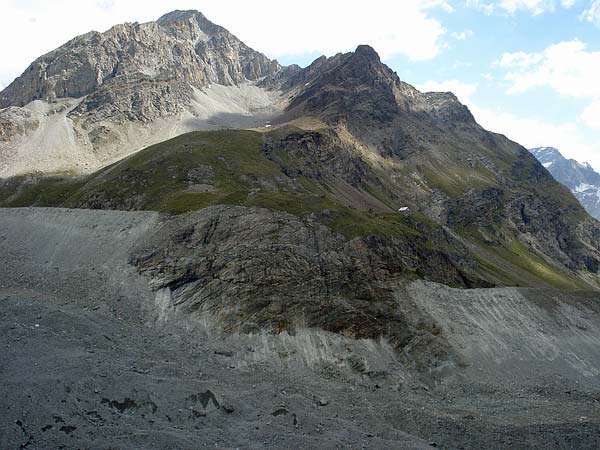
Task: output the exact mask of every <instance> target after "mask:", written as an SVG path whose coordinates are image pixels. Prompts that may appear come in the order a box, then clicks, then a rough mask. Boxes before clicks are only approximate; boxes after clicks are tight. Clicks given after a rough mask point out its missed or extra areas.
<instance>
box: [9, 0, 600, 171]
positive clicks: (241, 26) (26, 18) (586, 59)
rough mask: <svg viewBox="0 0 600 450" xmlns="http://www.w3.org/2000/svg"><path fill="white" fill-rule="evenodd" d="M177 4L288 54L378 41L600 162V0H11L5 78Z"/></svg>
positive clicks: (398, 62)
mask: <svg viewBox="0 0 600 450" xmlns="http://www.w3.org/2000/svg"><path fill="white" fill-rule="evenodd" d="M173 9H198V10H200V11H202V12H203V13H205V15H207V17H208V18H209V19H211V20H212V21H214V22H216V23H218V24H220V25H223V26H225V27H226V28H228V29H229V30H230V31H231V32H233V33H234V34H236V35H237V36H238V37H240V38H241V39H242V40H243V41H244V42H246V43H247V44H248V45H250V46H252V47H254V48H255V49H257V50H259V51H262V52H264V53H266V54H267V55H268V56H270V57H273V58H277V59H278V60H279V61H280V62H281V63H284V64H290V63H297V64H300V65H307V64H309V63H310V62H311V61H312V60H313V59H314V58H316V57H318V56H320V55H321V54H325V55H328V56H329V55H332V54H335V53H336V52H338V51H350V50H352V49H354V48H355V47H356V45H358V44H361V43H367V44H370V45H372V46H373V47H374V48H375V49H376V50H377V51H378V52H379V53H380V55H381V56H382V59H383V60H384V62H386V63H387V64H388V65H389V66H390V67H392V69H394V70H395V71H396V72H397V73H398V75H399V76H400V78H401V79H403V80H404V81H407V82H409V83H411V84H413V85H415V86H416V87H418V88H420V89H422V90H451V91H453V92H454V93H455V94H457V96H458V97H459V99H460V100H461V101H462V102H463V103H466V104H467V105H468V106H469V108H470V109H471V110H472V112H473V113H474V115H475V117H476V119H477V120H478V121H479V122H480V123H481V124H482V125H483V126H485V127H486V128H488V129H491V130H492V131H497V132H501V133H503V134H506V135H507V136H508V137H510V138H511V139H514V140H516V141H518V142H520V143H522V144H523V145H525V146H527V147H533V146H555V147H557V148H559V149H560V150H561V151H562V152H563V154H565V155H566V156H568V157H572V158H575V159H578V160H580V161H589V162H590V163H591V164H592V165H593V166H594V167H595V168H596V169H598V170H600V83H599V82H598V80H600V0H403V1H395V2H391V1H389V0H370V1H369V2H365V1H358V0H346V1H335V0H330V1H328V2H324V1H322V0H304V1H303V2H302V3H297V2H296V3H295V4H293V6H286V4H285V3H283V2H280V1H275V0H265V1H255V2H247V1H242V0H229V1H227V2H222V1H217V0H172V1H162V0H145V1H142V0H78V1H76V0H61V1H60V2H47V1H44V0H2V4H0V10H2V14H1V15H0V41H2V42H5V43H7V42H9V43H10V45H2V46H0V61H2V63H1V64H0V85H4V86H6V85H7V84H8V83H10V82H11V81H12V79H13V78H14V77H16V76H17V75H19V74H20V73H21V72H22V71H23V70H24V69H25V68H26V67H27V65H28V64H29V63H30V62H31V61H32V60H33V59H35V58H36V57H37V56H39V55H41V54H43V53H45V52H47V51H50V50H52V49H53V48H55V47H57V46H59V45H61V44H62V43H64V42H65V41H67V40H68V39H70V38H71V37H73V36H75V35H77V34H81V33H84V32H87V31H90V30H92V29H94V30H97V31H104V30H106V29H108V28H109V27H110V26H111V25H114V24H116V23H121V22H125V21H129V22H133V21H139V22H145V21H149V20H155V19H157V18H158V17H159V16H160V15H162V14H164V13H166V12H168V11H170V10H173Z"/></svg>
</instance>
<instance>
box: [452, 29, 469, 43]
mask: <svg viewBox="0 0 600 450" xmlns="http://www.w3.org/2000/svg"><path fill="white" fill-rule="evenodd" d="M451 36H452V37H453V38H454V39H456V40H457V41H464V40H466V39H468V38H470V37H471V36H473V31H472V30H465V31H459V32H454V33H452V35H451Z"/></svg>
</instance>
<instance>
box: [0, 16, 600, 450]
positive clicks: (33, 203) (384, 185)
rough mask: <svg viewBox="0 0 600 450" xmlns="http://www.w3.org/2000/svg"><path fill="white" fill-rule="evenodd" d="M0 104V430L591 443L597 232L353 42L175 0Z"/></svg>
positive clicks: (327, 443)
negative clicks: (236, 21) (340, 49)
mask: <svg viewBox="0 0 600 450" xmlns="http://www.w3.org/2000/svg"><path fill="white" fill-rule="evenodd" d="M0 107H1V108H2V109H0V206H1V207H2V208H1V209H0V251H1V252H2V254H3V255H4V257H3V258H2V259H1V260H0V299H1V300H2V307H1V308H0V312H1V314H2V316H0V317H1V318H0V328H1V329H2V330H3V332H2V333H0V336H2V341H1V343H0V345H2V347H3V348H4V349H5V350H6V351H5V352H3V353H2V356H0V366H1V367H4V368H5V370H3V371H2V373H1V374H0V377H1V379H2V381H3V383H0V384H1V386H2V387H1V388H0V394H1V395H0V396H1V397H2V398H4V400H3V402H4V404H3V405H2V406H5V407H4V408H0V415H1V417H2V419H3V420H2V424H3V425H1V426H0V447H2V448H19V446H20V448H60V447H61V446H62V447H64V448H70V447H69V446H73V448H84V447H85V448H103V447H102V446H103V445H104V446H105V447H107V448H151V447H153V446H154V447H156V448H181V449H192V448H194V449H195V448H202V447H203V446H210V447H218V448H274V449H276V448H323V449H329V448H331V449H334V448H335V449H337V448H352V449H354V448H375V449H388V448H414V449H425V448H436V447H437V448H445V449H480V448H494V449H496V448H498V449H505V448H506V449H508V448H519V449H535V448H549V449H571V448H578V449H596V448H597V447H598V445H597V444H598V442H599V439H600V415H599V414H598V413H597V409H598V408H597V407H596V405H597V402H598V398H600V397H599V395H600V394H599V393H600V378H599V374H600V354H599V353H598V348H600V347H599V346H598V343H599V342H600V322H599V321H598V320H597V312H598V311H599V310H600V309H599V308H600V307H599V304H600V303H598V300H600V297H599V294H598V291H599V290H600V283H599V281H600V280H599V273H600V224H599V223H598V222H597V221H596V220H594V219H593V218H591V217H590V216H589V215H588V213H587V212H586V210H585V209H584V208H583V207H582V206H581V204H580V203H579V202H578V201H577V199H576V198H575V197H574V196H573V194H572V193H571V192H570V191H569V189H568V188H567V187H566V186H564V185H563V184H561V183H559V182H558V181H556V180H555V179H554V178H553V177H552V175H551V174H550V173H549V171H548V170H550V169H551V167H550V164H548V161H542V162H543V163H544V164H542V163H540V162H539V161H538V160H537V159H536V157H535V156H537V157H538V158H539V157H540V154H538V153H539V152H536V153H535V156H534V155H533V154H532V153H530V152H529V151H527V150H526V149H525V148H523V147H522V146H521V145H519V144H517V143H515V142H512V141H510V140H509V139H507V138H506V137H504V136H502V135H498V134H494V133H491V132H489V131H487V130H485V129H483V128H482V127H481V126H480V125H479V124H478V123H477V122H476V120H475V118H474V117H473V115H472V114H471V112H470V111H469V109H468V108H467V107H466V106H465V105H463V104H461V103H460V102H459V101H458V99H457V98H456V96H455V95H454V94H452V93H450V92H446V93H442V92H420V91H418V90H417V89H415V88H414V87H413V86H411V85H410V84H408V83H406V82H405V81H403V80H400V78H399V77H398V75H397V74H396V73H395V72H393V71H392V70H391V69H390V68H389V67H387V66H386V65H385V64H384V63H382V61H381V59H380V57H379V55H378V54H377V52H376V51H375V49H373V48H371V47H370V46H367V45H361V46H359V47H357V48H356V50H355V51H354V52H349V53H340V54H337V55H334V56H332V57H329V58H327V57H324V56H323V57H320V58H318V59H316V60H315V61H314V62H313V63H312V64H310V65H309V66H307V67H304V68H302V67H299V66H287V67H284V66H281V65H280V64H278V63H277V62H276V61H272V60H270V59H268V58H267V57H266V56H264V55H262V54H260V53H258V52H257V51H255V50H252V49H250V48H249V47H247V46H246V45H245V44H243V43H242V42H241V41H240V40H238V39H237V38H236V37H235V36H233V35H232V34H231V33H229V32H228V31H227V30H225V29H224V28H222V27H220V26H218V25H215V24H213V23H212V22H210V21H209V20H208V19H207V18H206V17H204V16H203V15H202V14H201V13H199V12H196V11H175V12H172V13H169V14H166V15H165V16H163V17H161V18H160V19H158V20H157V21H156V22H150V23H145V24H137V23H135V24H123V25H117V26H115V27H113V28H111V29H110V30H108V31H106V32H104V33H96V32H92V33H88V34H86V35H83V36H80V37H76V38H75V39H73V40H71V41H69V42H68V43H66V44H65V45H64V46H62V47H60V48H58V49H56V50H54V51H52V52H50V53H48V54H46V55H44V56H42V57H40V58H38V59H37V60H36V61H34V62H33V63H32V64H31V65H30V67H29V68H28V69H27V70H26V71H25V72H24V73H23V75H21V76H20V77H19V78H17V79H16V80H15V81H14V82H13V83H12V84H11V85H10V86H8V87H7V88H6V89H5V90H4V91H3V92H2V93H0ZM553 164H554V163H553ZM547 169H548V170H547ZM576 182H577V183H580V185H581V183H583V182H584V181H581V180H580V179H579V178H577V181H576ZM569 187H571V186H569ZM32 366H33V367H36V370H32ZM25 374H27V376H25ZM49 386H52V388H51V389H50V388H49ZM100 439H101V441H102V443H101V444H99V440H100Z"/></svg>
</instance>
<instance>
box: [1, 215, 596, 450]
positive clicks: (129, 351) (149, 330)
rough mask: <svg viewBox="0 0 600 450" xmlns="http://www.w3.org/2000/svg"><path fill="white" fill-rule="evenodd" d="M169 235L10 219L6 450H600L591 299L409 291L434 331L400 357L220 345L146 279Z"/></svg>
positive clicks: (319, 341) (219, 320)
mask: <svg viewBox="0 0 600 450" xmlns="http://www.w3.org/2000/svg"><path fill="white" fill-rule="evenodd" d="M177 220H178V221H181V222H185V216H180V217H179V218H178V219H177ZM175 226H176V222H173V219H169V218H167V217H166V216H163V215H160V214H158V213H153V212H115V211H88V210H66V209H43V208H31V209H29V208H23V209H4V210H1V211H0V251H1V253H2V255H3V258H2V259H1V260H0V301H1V302H2V308H1V309H0V314H1V317H0V327H1V331H0V340H1V342H0V346H1V348H2V351H1V352H0V377H1V378H2V383H1V384H0V398H1V399H2V400H1V401H0V417H1V419H2V420H1V421H0V423H1V425H0V447H1V448H28V449H46V448H65V449H71V448H104V449H108V448H165V449H166V448H169V449H173V448H177V449H197V448H203V447H210V448H231V449H233V448H324V449H328V448H331V449H337V448H349V449H356V448H368V449H389V448H414V449H417V448H431V447H437V448H444V449H481V448H518V449H529V448H531V449H533V448H547V449H596V448H598V443H599V442H600V413H599V412H598V411H599V408H598V406H599V402H600V378H599V374H600V363H599V361H600V350H599V349H600V346H599V345H598V344H599V343H600V320H599V319H598V310H599V309H600V306H599V305H598V302H597V300H598V294H595V293H583V292H578V293H575V292H563V291H556V290H538V289H518V288H500V289H473V290H459V289H451V288H447V287H444V286H441V285H437V284H432V283H425V282H413V283H410V284H408V285H404V286H398V287H397V289H396V290H395V291H394V292H393V295H394V296H395V298H396V301H397V310H398V311H397V314H398V316H399V317H400V316H403V317H405V320H406V324H407V326H408V327H410V326H412V327H413V328H414V330H417V329H418V328H419V327H421V326H424V325H427V327H428V328H427V330H425V331H426V332H423V333H421V334H419V333H416V334H415V335H414V336H413V338H412V340H411V341H410V342H409V345H408V346H405V347H403V348H402V349H401V350H400V351H399V350H398V349H396V348H395V346H394V345H393V343H390V342H389V341H388V340H385V339H360V338H357V336H354V337H351V336H346V335H344V333H332V332H328V331H323V329H322V326H321V328H319V326H320V324H312V326H305V327H302V326H301V324H296V326H295V327H294V328H290V329H289V330H282V331H281V332H278V331H277V330H270V332H267V331H258V330H256V331H252V330H245V333H238V332H230V333H223V332H222V330H223V329H224V328H226V324H227V321H226V320H225V319H226V317H227V314H226V311H224V310H222V309H219V306H218V305H217V304H216V303H215V304H210V303H209V304H210V306H211V308H208V309H206V310H202V311H201V309H202V308H199V307H198V308H197V311H196V313H192V312H190V311H189V310H186V309H185V308H187V307H188V306H189V304H181V305H178V304H177V300H178V299H181V297H178V296H177V295H173V292H175V291H176V290H177V287H176V286H174V285H170V286H169V283H168V282H167V283H166V284H165V281H166V279H165V278H163V279H162V280H161V279H160V277H159V276H158V275H157V274H155V273H150V272H147V271H146V272H145V271H144V270H141V269H140V267H142V266H140V265H139V261H140V259H139V258H137V257H136V256H135V255H139V254H140V252H142V253H143V252H144V251H147V250H148V248H149V247H152V245H153V238H152V236H153V234H154V233H156V231H157V230H161V229H163V228H164V227H175ZM183 231H184V230H182V233H181V236H185V233H183ZM170 245H172V246H174V247H173V248H175V247H177V245H183V246H184V247H185V240H183V241H181V242H180V243H179V244H176V243H171V244H170ZM144 261H145V262H146V264H149V260H148V259H146V260H144ZM145 267H147V266H145ZM165 273H166V271H163V274H165ZM225 275H226V272H219V276H221V277H222V278H223V279H226V277H225ZM160 281H162V283H161V282H160ZM221 282H225V281H223V280H222V281H221ZM179 294H181V292H180V293H179ZM290 294H293V293H290ZM232 296H233V294H232ZM308 300H309V299H307V301H308ZM196 301H198V302H200V300H199V299H198V298H197V297H196ZM200 303H201V302H200ZM223 307H224V308H227V309H228V310H229V312H230V314H237V313H240V311H239V310H236V305H235V304H234V303H230V304H226V305H224V306H223ZM242 312H243V311H242ZM243 313H244V314H247V312H243ZM277 314H281V312H278V311H276V310H274V311H272V315H274V316H276V315H277ZM412 321H415V323H412ZM321 325H322V324H321ZM346 334H347V333H346ZM436 337H437V339H436ZM442 342H443V343H444V345H442V344H441V343H442ZM417 348H419V349H420V350H419V351H415V349H417Z"/></svg>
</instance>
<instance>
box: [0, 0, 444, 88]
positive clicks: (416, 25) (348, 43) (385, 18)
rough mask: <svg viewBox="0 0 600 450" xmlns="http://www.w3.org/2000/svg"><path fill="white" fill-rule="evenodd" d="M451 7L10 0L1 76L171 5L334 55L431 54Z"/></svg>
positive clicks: (293, 47)
mask: <svg viewBox="0 0 600 450" xmlns="http://www.w3.org/2000/svg"><path fill="white" fill-rule="evenodd" d="M434 8H437V9H436V10H439V9H441V10H444V11H446V12H450V11H452V7H451V5H450V4H449V3H448V2H447V1H445V0H404V1H402V2H389V1H387V0H371V1H370V2H369V4H368V7H365V4H364V2H363V1H361V0H347V1H341V0H337V1H322V0H305V1H303V2H301V3H299V4H297V5H295V6H294V7H293V8H283V7H282V6H281V2H280V1H278V0H264V1H262V2H259V3H257V2H248V1H246V0H229V1H227V2H223V1H221V0H204V1H199V0H175V1H172V2H164V1H163V0H62V1H60V2H48V1H46V0H28V1H27V2H24V1H22V0H5V1H4V2H3V5H2V14H1V15H0V42H5V43H8V42H9V43H10V45H2V46H0V60H1V61H2V67H1V68H0V80H2V82H3V83H4V84H7V83H8V82H10V81H11V80H12V78H14V77H15V76H17V75H19V74H20V73H21V72H22V71H23V70H25V68H26V67H27V66H28V64H29V63H30V62H31V61H33V60H34V59H35V58H37V57H38V56H40V55H41V54H43V53H45V52H48V51H50V50H53V49H54V48H56V47H58V46H59V45H61V44H63V43H65V42H66V41H67V40H69V39H71V38H72V37H74V36H76V35H79V34H83V33H86V32H88V31H90V30H96V31H104V30H106V29H108V28H110V27H111V26H112V25H115V24H117V23H122V22H126V21H129V22H134V21H139V22H146V21H150V20H156V19H157V18H158V17H160V16H161V15H162V14H164V13H167V12H169V11H170V10H173V9H200V10H201V11H202V12H203V13H204V14H205V15H206V16H207V17H208V18H209V19H210V20H212V21H213V22H215V23H217V24H219V25H222V26H224V27H226V28H227V29H229V30H230V31H231V32H232V33H234V34H235V35H237V36H238V37H239V38H240V39H242V40H243V41H244V42H246V43H247V44H248V45H250V46H251V47H253V48H255V49H257V50H259V51H262V52H264V53H266V54H268V55H269V56H272V57H278V56H282V55H293V54H306V53H323V54H326V55H332V54H335V53H337V52H340V51H349V50H353V49H354V48H355V47H356V46H357V45H359V44H370V45H372V46H373V47H374V48H375V49H376V50H377V51H378V52H379V53H380V55H381V56H382V57H383V58H389V57H391V56H393V55H398V54H402V55H406V56H408V57H409V58H411V59H413V60H426V59H431V58H433V57H435V56H436V55H437V53H438V52H439V51H440V49H441V48H442V47H443V42H442V37H443V35H444V34H445V30H444V27H443V26H442V24H441V23H440V21H439V20H437V19H435V18H433V17H432V15H431V14H432V11H433V9H434Z"/></svg>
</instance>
